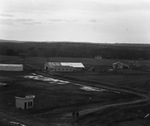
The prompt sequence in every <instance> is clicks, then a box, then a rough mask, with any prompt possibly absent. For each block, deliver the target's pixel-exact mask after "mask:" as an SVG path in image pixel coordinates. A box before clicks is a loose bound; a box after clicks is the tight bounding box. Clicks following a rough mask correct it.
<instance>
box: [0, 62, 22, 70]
mask: <svg viewBox="0 0 150 126" xmlns="http://www.w3.org/2000/svg"><path fill="white" fill-rule="evenodd" d="M0 71H23V65H22V64H0Z"/></svg>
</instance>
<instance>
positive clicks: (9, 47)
mask: <svg viewBox="0 0 150 126" xmlns="http://www.w3.org/2000/svg"><path fill="white" fill-rule="evenodd" d="M0 55H8V56H19V55H28V56H31V57H32V56H34V57H35V56H42V57H43V56H44V57H47V58H49V57H75V58H79V57H81V58H94V57H96V56H101V57H102V58H111V59H131V60H132V59H145V60H147V59H150V45H149V44H96V43H94V44H92V43H71V42H0Z"/></svg>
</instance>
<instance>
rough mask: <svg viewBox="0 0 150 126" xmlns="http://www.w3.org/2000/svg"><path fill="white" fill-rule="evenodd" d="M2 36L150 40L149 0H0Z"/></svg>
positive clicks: (24, 39)
mask: <svg viewBox="0 0 150 126" xmlns="http://www.w3.org/2000/svg"><path fill="white" fill-rule="evenodd" d="M0 39H9V40H22V41H73V42H94V43H150V0H0Z"/></svg>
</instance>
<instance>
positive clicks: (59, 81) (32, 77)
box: [24, 73, 70, 84]
mask: <svg viewBox="0 0 150 126" xmlns="http://www.w3.org/2000/svg"><path fill="white" fill-rule="evenodd" d="M24 78H27V79H33V80H39V81H45V82H49V83H51V84H68V83H70V82H69V81H63V80H59V79H54V78H50V77H44V76H42V75H37V74H35V73H32V75H26V76H24Z"/></svg>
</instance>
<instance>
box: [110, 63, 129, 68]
mask: <svg viewBox="0 0 150 126" xmlns="http://www.w3.org/2000/svg"><path fill="white" fill-rule="evenodd" d="M112 66H113V69H129V65H126V64H124V63H121V62H116V63H113V65H112Z"/></svg>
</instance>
